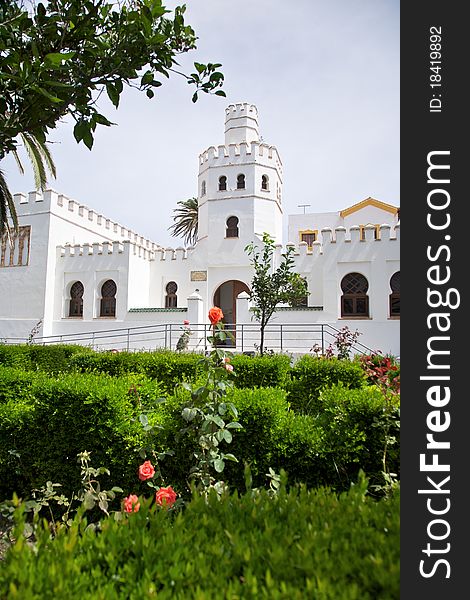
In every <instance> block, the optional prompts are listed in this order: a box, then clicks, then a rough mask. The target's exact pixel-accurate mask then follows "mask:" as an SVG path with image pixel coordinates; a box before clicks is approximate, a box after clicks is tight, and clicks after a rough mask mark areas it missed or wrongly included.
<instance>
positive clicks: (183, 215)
mask: <svg viewBox="0 0 470 600" xmlns="http://www.w3.org/2000/svg"><path fill="white" fill-rule="evenodd" d="M177 204H178V205H179V208H175V209H174V211H173V212H174V213H175V214H174V216H173V221H175V222H174V224H173V225H172V226H171V227H169V228H168V231H171V235H172V236H173V237H181V238H183V240H184V243H185V244H186V245H188V244H189V245H191V246H194V244H195V243H196V242H197V226H198V216H199V214H198V203H197V198H194V197H193V198H188V200H180V201H179V202H177Z"/></svg>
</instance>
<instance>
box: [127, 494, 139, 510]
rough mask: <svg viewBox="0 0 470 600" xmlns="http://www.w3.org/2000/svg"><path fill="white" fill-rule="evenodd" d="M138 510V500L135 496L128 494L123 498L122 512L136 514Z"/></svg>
mask: <svg viewBox="0 0 470 600" xmlns="http://www.w3.org/2000/svg"><path fill="white" fill-rule="evenodd" d="M139 508H140V502H139V498H138V497H137V496H136V495H135V494H130V495H129V496H127V498H124V511H125V512H127V513H131V512H138V510H139Z"/></svg>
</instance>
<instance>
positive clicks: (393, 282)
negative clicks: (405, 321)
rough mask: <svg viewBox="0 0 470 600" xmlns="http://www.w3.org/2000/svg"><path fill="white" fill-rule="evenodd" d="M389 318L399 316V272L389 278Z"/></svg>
mask: <svg viewBox="0 0 470 600" xmlns="http://www.w3.org/2000/svg"><path fill="white" fill-rule="evenodd" d="M390 289H391V290H392V293H391V294H390V316H391V317H399V316H400V271H397V272H396V273H394V274H393V275H392V276H391V278H390Z"/></svg>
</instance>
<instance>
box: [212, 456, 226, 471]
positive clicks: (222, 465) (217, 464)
mask: <svg viewBox="0 0 470 600" xmlns="http://www.w3.org/2000/svg"><path fill="white" fill-rule="evenodd" d="M214 469H215V470H216V471H217V473H222V471H223V470H224V469H225V463H224V461H223V460H222V459H221V458H217V459H216V460H214Z"/></svg>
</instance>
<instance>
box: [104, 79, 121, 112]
mask: <svg viewBox="0 0 470 600" xmlns="http://www.w3.org/2000/svg"><path fill="white" fill-rule="evenodd" d="M106 93H107V94H108V98H109V99H110V100H111V102H112V103H113V105H114V106H115V107H116V108H117V107H118V106H119V92H118V91H117V88H116V86H115V85H114V84H113V83H107V84H106Z"/></svg>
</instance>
